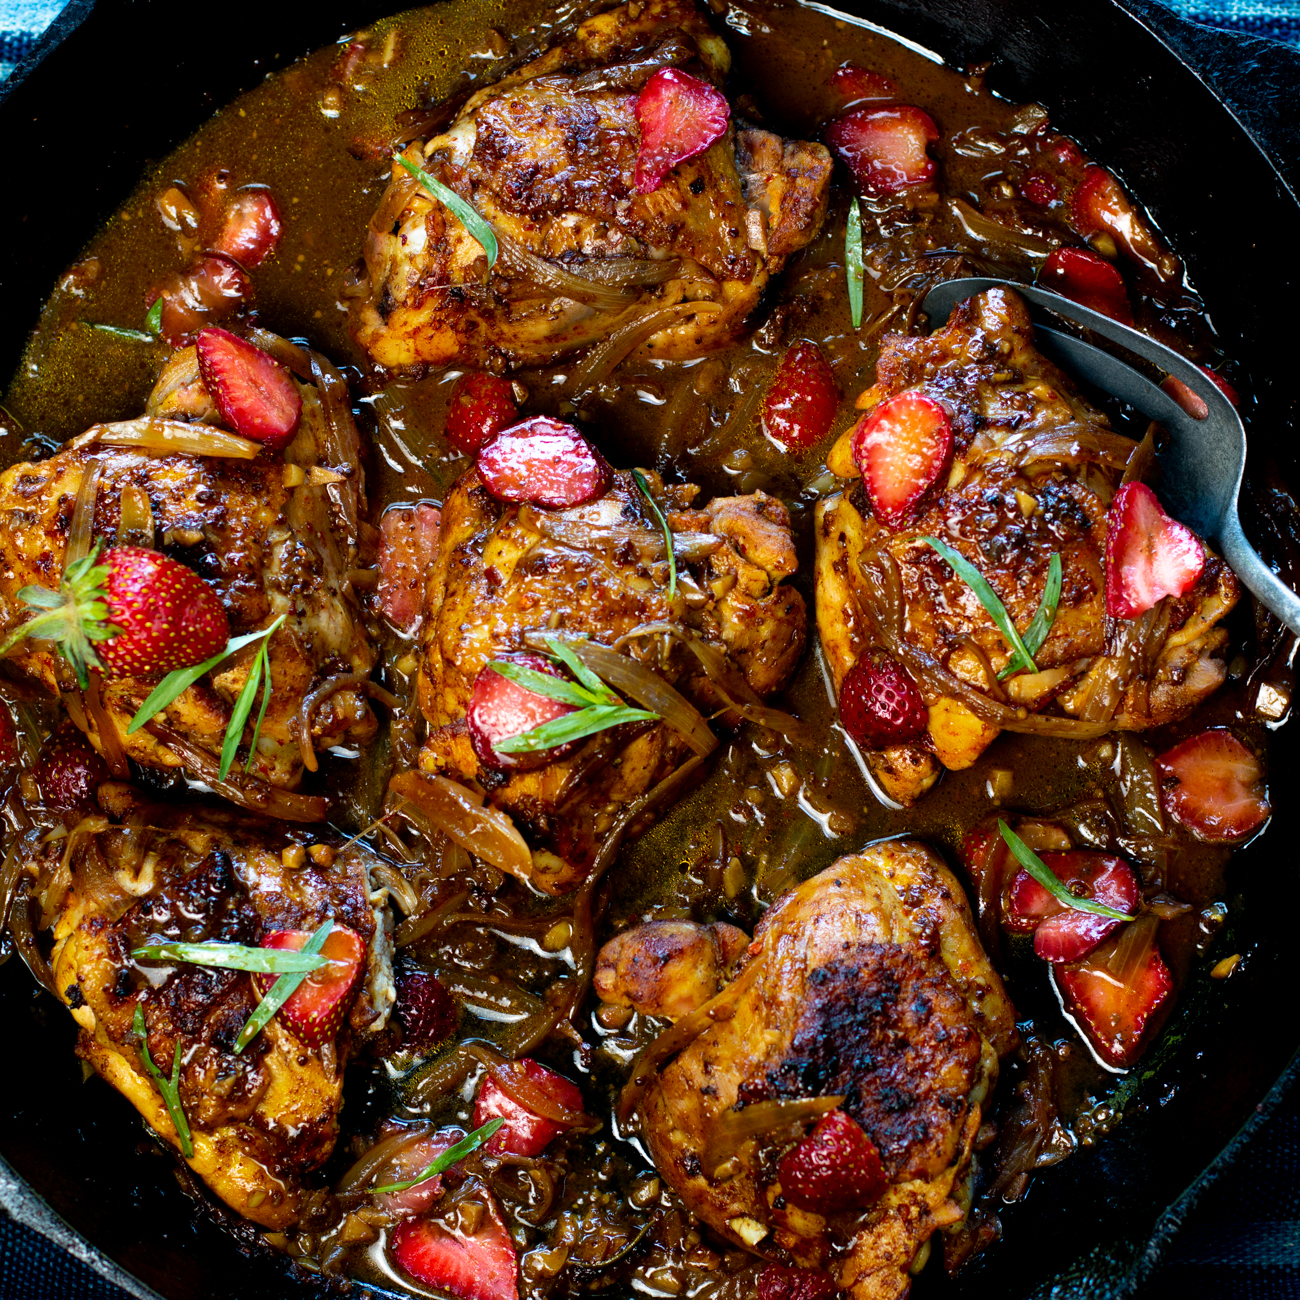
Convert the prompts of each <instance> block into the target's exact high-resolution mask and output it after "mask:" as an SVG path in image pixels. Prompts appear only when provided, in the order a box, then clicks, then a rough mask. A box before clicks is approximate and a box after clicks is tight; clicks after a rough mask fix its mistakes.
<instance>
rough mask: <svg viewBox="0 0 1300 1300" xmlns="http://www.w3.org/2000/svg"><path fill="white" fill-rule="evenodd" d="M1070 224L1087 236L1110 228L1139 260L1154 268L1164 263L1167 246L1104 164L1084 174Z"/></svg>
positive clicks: (1136, 259)
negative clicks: (1162, 260) (1158, 237)
mask: <svg viewBox="0 0 1300 1300" xmlns="http://www.w3.org/2000/svg"><path fill="white" fill-rule="evenodd" d="M1070 224H1071V226H1073V227H1074V230H1075V232H1076V233H1077V234H1080V235H1082V236H1083V237H1084V239H1087V238H1088V237H1089V236H1091V235H1095V234H1099V233H1100V232H1101V231H1106V232H1108V233H1109V234H1110V235H1111V236H1112V237H1113V238H1114V240H1115V242H1116V243H1117V244H1118V245H1119V246H1120V247H1121V248H1122V249H1123V250H1124V251H1125V252H1126V253H1127V254H1128V255H1129V256H1130V257H1131V258H1133V259H1134V260H1135V261H1138V262H1144V263H1145V264H1146V265H1147V266H1150V267H1152V268H1153V269H1156V268H1158V267H1159V266H1160V262H1161V258H1162V257H1163V256H1164V249H1163V248H1162V247H1161V245H1160V241H1159V240H1158V239H1157V238H1156V236H1155V232H1154V231H1153V230H1152V229H1151V228H1150V227H1149V226H1148V225H1147V224H1146V222H1145V221H1144V220H1143V218H1142V215H1141V213H1139V212H1138V210H1137V208H1135V207H1134V206H1133V204H1132V202H1130V200H1129V197H1128V195H1127V194H1125V193H1124V190H1123V189H1122V188H1121V186H1120V183H1119V182H1118V181H1117V180H1116V179H1115V178H1114V177H1113V176H1112V175H1111V174H1110V172H1108V171H1107V170H1106V169H1105V168H1104V167H1096V166H1093V167H1089V168H1088V170H1087V171H1086V172H1085V173H1084V175H1083V180H1082V182H1081V183H1080V185H1079V187H1078V188H1077V189H1076V190H1075V191H1074V197H1073V199H1072V200H1071V204H1070Z"/></svg>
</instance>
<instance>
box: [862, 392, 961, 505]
mask: <svg viewBox="0 0 1300 1300" xmlns="http://www.w3.org/2000/svg"><path fill="white" fill-rule="evenodd" d="M951 456H952V421H951V420H949V418H948V412H947V411H946V410H944V408H943V407H942V406H940V405H939V403H938V402H936V401H935V400H934V398H932V397H927V396H926V395H925V394H924V393H918V392H916V391H915V390H912V391H909V392H906V393H899V394H898V395H897V396H896V397H891V398H889V399H888V400H886V401H884V402H881V404H880V405H879V406H878V407H876V409H875V410H874V411H873V412H872V413H871V414H870V415H865V416H863V417H862V419H861V420H859V421H858V424H857V428H856V429H855V430H854V431H853V460H854V463H855V464H856V465H857V467H858V470H859V472H860V473H861V474H862V484H863V487H865V488H866V490H867V497H868V499H869V500H870V501H871V510H872V513H873V514H874V515H875V516H876V518H877V519H878V520H879V521H880V522H881V523H882V524H884V525H885V527H886V528H901V527H902V526H903V525H904V524H905V523H907V522H908V521H909V519H910V518H911V516H912V515H913V513H914V511H915V510H916V508H917V506H918V505H919V504H920V501H921V498H922V497H923V496H925V494H926V493H927V492H928V491H929V490H930V488H932V487H933V486H934V484H935V483H937V482H938V481H939V479H940V477H941V476H942V475H943V474H944V472H945V471H946V470H947V468H948V461H949V459H950V457H951Z"/></svg>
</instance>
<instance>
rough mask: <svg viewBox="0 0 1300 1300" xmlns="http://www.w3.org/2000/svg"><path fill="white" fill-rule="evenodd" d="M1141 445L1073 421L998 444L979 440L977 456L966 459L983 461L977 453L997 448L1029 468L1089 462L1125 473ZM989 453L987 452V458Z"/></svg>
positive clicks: (1000, 454) (1022, 434) (997, 451)
mask: <svg viewBox="0 0 1300 1300" xmlns="http://www.w3.org/2000/svg"><path fill="white" fill-rule="evenodd" d="M1138 446H1139V444H1138V443H1136V442H1134V441H1133V439H1132V438H1125V437H1124V436H1123V435H1121V434H1118V433H1108V432H1107V431H1106V430H1105V429H1099V428H1098V427H1097V426H1096V425H1094V424H1088V423H1085V422H1083V421H1074V420H1071V421H1067V422H1066V423H1064V424H1057V425H1053V426H1052V427H1051V428H1049V429H1038V430H1035V431H1033V432H1030V433H1014V434H1012V435H1011V436H1009V437H1007V438H1003V439H999V440H997V441H993V440H992V439H989V440H988V442H984V441H983V440H980V441H979V442H977V444H976V448H977V455H976V456H975V457H974V458H971V457H968V458H967V459H968V460H971V459H974V460H979V459H983V458H984V457H982V456H980V455H979V454H978V452H980V451H985V448H987V447H991V448H993V449H994V451H993V453H992V454H994V455H999V456H1013V457H1014V458H1015V461H1016V463H1017V464H1018V465H1027V464H1029V463H1030V462H1032V461H1037V460H1047V461H1053V462H1059V463H1062V464H1069V465H1077V464H1082V463H1085V462H1090V463H1096V464H1099V465H1105V466H1107V468H1109V469H1121V470H1122V469H1124V468H1125V467H1126V466H1127V465H1128V464H1129V463H1130V461H1131V460H1132V459H1133V456H1134V453H1135V452H1136V451H1137V450H1138ZM987 454H988V453H987V452H986V451H985V455H987Z"/></svg>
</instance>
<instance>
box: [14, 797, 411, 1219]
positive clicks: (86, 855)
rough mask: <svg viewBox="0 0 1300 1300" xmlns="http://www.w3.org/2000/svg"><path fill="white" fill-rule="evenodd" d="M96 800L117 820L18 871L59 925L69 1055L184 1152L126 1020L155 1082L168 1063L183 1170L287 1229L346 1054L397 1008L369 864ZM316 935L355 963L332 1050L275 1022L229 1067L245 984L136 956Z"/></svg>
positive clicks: (73, 836) (316, 1160)
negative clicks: (143, 1043) (345, 935)
mask: <svg viewBox="0 0 1300 1300" xmlns="http://www.w3.org/2000/svg"><path fill="white" fill-rule="evenodd" d="M105 795H107V796H108V797H107V798H105ZM101 801H102V802H105V803H107V804H108V805H109V806H110V807H111V808H112V810H113V812H114V817H115V819H117V820H113V821H110V819H109V818H107V817H101V816H96V817H92V818H87V819H85V820H84V821H82V822H81V823H79V824H78V826H77V827H76V828H75V829H73V830H72V831H71V832H70V834H69V836H68V838H67V839H64V840H56V841H54V842H52V843H49V844H44V843H42V844H39V845H38V847H36V849H35V850H34V854H33V860H32V861H31V863H30V869H31V871H32V872H33V873H34V875H35V878H36V881H37V884H36V886H35V888H36V890H37V892H38V893H39V894H40V895H41V896H43V897H45V898H46V900H47V910H49V909H50V908H53V910H54V916H53V928H52V933H53V937H54V951H53V955H52V958H51V967H52V969H53V972H54V979H55V985H56V988H57V990H58V995H59V997H60V998H62V1000H63V1001H64V1002H65V1003H66V1005H67V1006H68V1007H69V1009H70V1010H71V1012H72V1015H73V1018H74V1019H75V1020H76V1021H77V1024H78V1025H79V1026H80V1035H79V1038H78V1045H77V1051H78V1053H79V1054H80V1055H81V1056H82V1058H83V1059H85V1060H86V1061H88V1062H89V1063H90V1064H91V1065H92V1066H94V1068H95V1069H96V1070H97V1071H98V1072H99V1074H101V1075H102V1076H103V1077H104V1078H105V1079H106V1080H107V1081H108V1082H109V1083H111V1084H112V1085H113V1087H115V1088H116V1089H117V1090H118V1091H119V1092H120V1093H122V1095H123V1096H124V1097H126V1098H127V1100H128V1101H130V1102H131V1104H132V1105H134V1106H135V1107H136V1109H137V1110H138V1111H139V1112H140V1114H141V1115H143V1116H144V1118H145V1119H146V1120H147V1121H148V1122H149V1124H150V1125H151V1126H152V1127H153V1129H154V1130H155V1131H156V1132H157V1133H158V1134H159V1136H160V1137H161V1138H162V1139H163V1140H164V1141H166V1142H167V1143H169V1144H170V1145H171V1146H173V1147H175V1148H177V1150H182V1149H183V1144H182V1140H181V1137H180V1135H179V1133H178V1131H177V1125H176V1123H175V1122H174V1121H173V1116H172V1113H171V1112H170V1111H169V1109H168V1107H167V1105H166V1104H165V1102H164V1099H163V1096H162V1095H161V1093H160V1090H159V1089H158V1088H157V1087H156V1086H155V1084H154V1082H153V1080H152V1079H151V1077H150V1074H149V1072H148V1071H147V1069H146V1067H145V1065H144V1063H143V1058H142V1056H141V1049H140V1044H139V1042H138V1040H137V1037H136V1034H135V1031H134V1029H133V1022H134V1020H135V1016H136V1011H137V1008H138V1009H139V1010H140V1011H141V1012H142V1013H143V1019H144V1025H145V1029H146V1034H147V1047H148V1052H149V1056H150V1058H151V1060H152V1061H153V1062H154V1063H155V1065H156V1066H157V1067H158V1069H159V1070H160V1071H161V1072H162V1073H163V1075H164V1076H168V1077H170V1075H171V1069H172V1066H173V1062H174V1061H175V1059H176V1053H177V1048H178V1047H179V1052H180V1055H179V1059H180V1071H179V1103H180V1108H181V1111H182V1112H183V1115H184V1118H185V1121H186V1122H187V1124H188V1127H189V1130H190V1134H191V1139H192V1143H193V1156H192V1157H190V1158H189V1160H188V1163H189V1165H190V1167H191V1168H192V1169H193V1170H194V1172H195V1173H196V1174H197V1175H198V1176H199V1177H200V1178H202V1179H203V1180H204V1182H206V1183H207V1184H208V1186H209V1187H210V1188H211V1189H212V1191H213V1192H215V1193H216V1195H218V1196H219V1197H220V1198H221V1199H222V1200H223V1201H225V1202H226V1204H228V1205H229V1206H230V1207H231V1208H232V1209H234V1210H235V1211H236V1212H237V1213H239V1214H241V1215H243V1216H245V1217H246V1218H248V1219H251V1220H252V1221H253V1222H255V1223H258V1224H260V1225H262V1226H263V1227H266V1228H271V1229H282V1228H284V1227H286V1226H288V1225H290V1224H292V1223H293V1222H294V1221H295V1219H296V1218H297V1217H298V1214H299V1212H300V1210H301V1208H302V1204H303V1197H304V1185H303V1178H304V1176H305V1175H306V1174H308V1173H309V1172H310V1171H311V1170H313V1169H315V1168H317V1167H318V1166H319V1165H320V1164H322V1163H323V1162H324V1160H325V1159H326V1158H327V1157H328V1155H329V1154H330V1151H331V1150H332V1149H333V1146H334V1142H335V1139H336V1137H337V1135H338V1113H339V1108H340V1106H341V1104H342V1087H343V1069H344V1065H345V1063H346V1061H347V1058H348V1055H349V1051H350V1049H351V1045H352V1043H353V1042H354V1040H355V1038H356V1036H358V1035H361V1034H365V1033H368V1032H372V1031H376V1030H378V1029H380V1028H382V1027H383V1025H384V1023H385V1022H386V1021H387V1018H388V1015H389V1011H390V1009H391V1007H392V1004H393V1000H394V992H393V983H392V963H391V953H392V934H391V922H390V921H389V919H388V914H387V911H386V909H385V906H384V901H385V895H384V894H383V892H382V891H379V892H374V891H372V887H371V883H370V879H369V866H370V862H371V857H370V854H369V853H368V851H367V850H366V849H365V848H364V846H361V845H358V844H350V845H347V846H346V847H344V848H343V849H342V851H339V852H337V853H336V852H335V850H334V848H333V846H332V844H331V843H330V841H329V838H328V837H322V839H321V840H320V841H317V842H316V843H315V844H310V845H309V844H308V843H307V840H306V838H305V837H304V836H303V835H302V834H301V833H299V834H297V835H296V836H292V835H289V834H286V833H285V832H283V831H277V830H275V829H273V828H272V827H270V826H269V825H259V824H253V823H245V822H240V821H237V820H236V819H235V818H234V817H232V816H225V817H223V816H222V815H221V814H219V813H218V814H211V815H206V814H200V815H198V816H196V815H195V814H194V812H193V810H190V809H186V810H181V809H178V808H167V807H162V806H158V805H152V806H150V805H145V804H143V803H140V802H139V801H138V796H136V795H134V794H133V793H132V792H131V791H130V788H129V787H126V786H122V785H112V786H105V787H103V788H102V792H101ZM309 848H311V849H314V852H312V853H309V852H308V849H309ZM327 920H329V921H333V922H334V924H335V926H336V927H344V928H345V930H346V931H348V932H351V935H352V936H355V940H354V942H355V944H356V949H357V951H358V952H359V951H360V950H361V948H362V945H364V959H363V960H362V962H361V969H360V971H359V973H358V975H357V978H356V982H355V985H354V986H352V991H351V992H349V993H348V995H347V1001H346V1005H344V1006H343V1007H340V1008H338V1010H337V1011H336V1013H335V1014H343V1015H344V1017H345V1018H344V1019H343V1022H342V1026H341V1028H339V1030H338V1032H337V1036H335V1035H330V1036H328V1037H327V1038H326V1040H325V1041H323V1042H322V1043H320V1044H319V1045H313V1044H312V1043H311V1042H310V1041H305V1040H304V1038H303V1037H302V1036H300V1034H299V1033H298V1032H296V1031H295V1029H294V1028H293V1027H291V1025H290V1024H289V1023H286V1021H287V1016H286V1012H287V1011H289V1009H290V1008H289V1007H288V1006H286V1007H284V1008H281V1010H280V1011H279V1012H278V1013H277V1014H275V1015H274V1016H272V1017H271V1019H270V1020H269V1021H268V1022H267V1023H266V1026H265V1027H264V1028H263V1029H262V1031H261V1032H260V1033H259V1034H257V1036H256V1037H254V1038H253V1039H252V1040H251V1041H250V1042H249V1043H248V1044H247V1046H246V1047H244V1048H243V1050H242V1051H236V1042H237V1039H238V1037H239V1035H240V1031H241V1029H242V1028H243V1027H244V1025H245V1024H246V1022H247V1021H248V1018H249V1017H250V1016H251V1015H252V1014H253V1011H254V1009H255V1008H256V1007H257V1005H258V1000H259V998H258V995H257V992H256V991H255V987H254V983H253V979H252V977H251V976H250V975H249V974H248V973H246V972H244V971H242V970H230V969H215V968H212V967H207V966H202V965H195V964H190V963H188V962H175V963H169V962H167V961H144V960H143V959H138V958H133V957H132V955H131V954H132V951H133V950H134V949H136V948H139V947H141V946H145V945H151V944H161V943H166V942H185V943H204V942H209V941H219V942H221V943H236V944H244V945H248V946H250V947H258V946H259V945H262V944H263V940H265V939H267V938H268V937H270V936H272V935H274V934H276V933H277V932H283V931H307V932H312V931H315V930H316V929H317V928H318V927H319V926H320V925H321V924H322V922H324V921H327ZM329 951H330V950H329V949H328V948H327V949H326V952H327V953H328V952H329Z"/></svg>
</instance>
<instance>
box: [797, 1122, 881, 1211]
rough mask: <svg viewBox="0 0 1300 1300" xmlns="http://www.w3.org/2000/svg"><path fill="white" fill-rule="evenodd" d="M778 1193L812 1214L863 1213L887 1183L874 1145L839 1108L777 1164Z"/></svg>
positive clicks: (818, 1124)
mask: <svg viewBox="0 0 1300 1300" xmlns="http://www.w3.org/2000/svg"><path fill="white" fill-rule="evenodd" d="M777 1176H778V1177H779V1178H780V1179H781V1194H782V1195H783V1196H784V1197H785V1199H786V1200H787V1201H789V1202H790V1203H791V1204H792V1205H797V1206H798V1207H799V1208H800V1209H803V1210H811V1211H812V1212H813V1213H814V1214H830V1213H831V1212H832V1211H835V1210H861V1209H864V1208H865V1207H866V1206H868V1205H870V1204H871V1202H872V1201H874V1200H876V1199H877V1197H879V1196H880V1194H881V1193H882V1192H883V1191H884V1190H885V1188H886V1187H887V1186H888V1185H889V1180H888V1179H887V1178H886V1177H885V1170H884V1167H883V1166H882V1165H881V1163H880V1152H879V1151H877V1150H876V1144H875V1143H874V1142H873V1141H872V1140H871V1139H870V1138H869V1137H868V1136H867V1135H866V1133H864V1132H863V1130H862V1128H861V1127H860V1126H859V1125H858V1124H856V1123H854V1121H853V1120H852V1119H851V1118H850V1117H849V1116H848V1115H846V1114H845V1113H844V1112H843V1111H842V1110H832V1111H829V1112H828V1113H827V1114H825V1115H823V1116H822V1118H821V1119H820V1120H818V1121H817V1127H816V1128H815V1129H813V1131H812V1132H811V1133H810V1134H809V1135H808V1136H807V1137H806V1138H804V1140H803V1141H802V1142H800V1143H799V1145H798V1146H797V1147H795V1149H794V1150H793V1151H790V1152H788V1153H787V1154H786V1155H784V1156H782V1157H781V1163H780V1164H779V1165H777Z"/></svg>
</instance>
